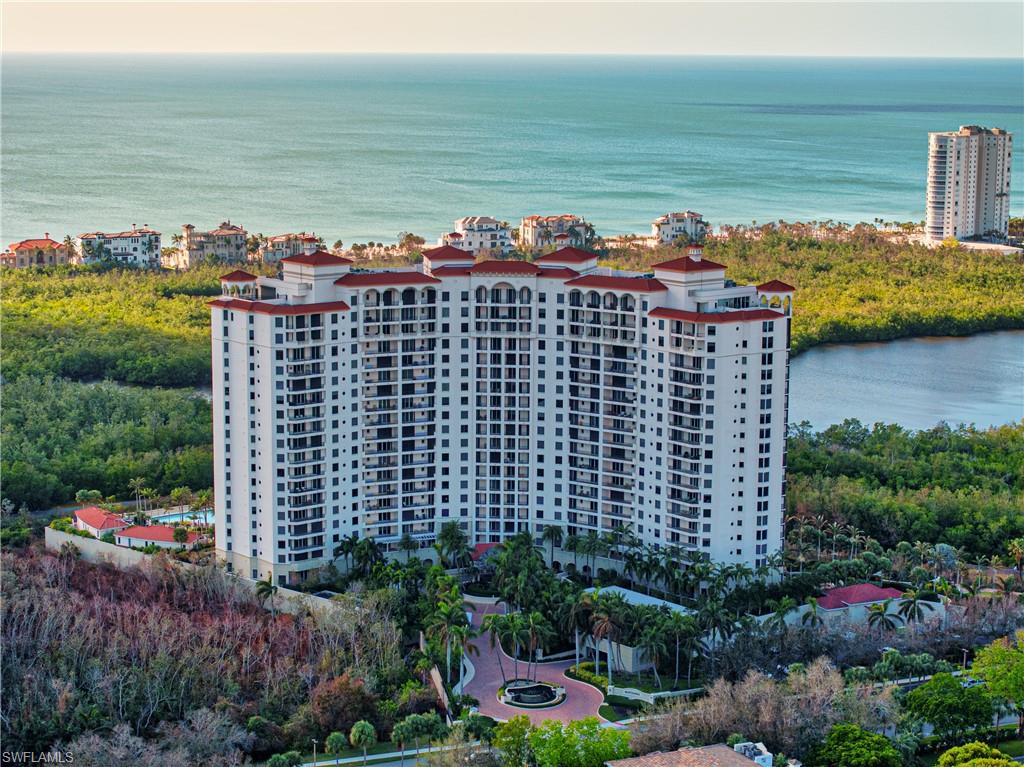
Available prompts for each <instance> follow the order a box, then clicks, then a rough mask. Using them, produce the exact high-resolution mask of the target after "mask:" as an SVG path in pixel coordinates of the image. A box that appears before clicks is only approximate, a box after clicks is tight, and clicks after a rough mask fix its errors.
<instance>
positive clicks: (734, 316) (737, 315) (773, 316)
mask: <svg viewBox="0 0 1024 767" xmlns="http://www.w3.org/2000/svg"><path fill="white" fill-rule="evenodd" d="M647 316H648V317H654V318H656V319H664V320H683V321H684V322H703V323H712V324H721V323H726V322H753V321H755V320H757V321H760V320H779V319H783V318H785V316H786V315H784V314H782V313H781V312H776V311H772V310H771V309H738V310H736V311H733V312H688V311H684V310H683V309H669V308H667V307H665V306H659V307H657V308H655V309H651V311H650V313H649V314H648V315H647Z"/></svg>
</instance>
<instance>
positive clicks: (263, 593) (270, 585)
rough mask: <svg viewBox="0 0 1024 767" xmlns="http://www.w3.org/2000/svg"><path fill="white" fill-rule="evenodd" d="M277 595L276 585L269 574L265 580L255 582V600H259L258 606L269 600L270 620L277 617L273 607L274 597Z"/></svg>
mask: <svg viewBox="0 0 1024 767" xmlns="http://www.w3.org/2000/svg"><path fill="white" fill-rule="evenodd" d="M276 594H277V585H276V584H275V583H274V581H273V580H272V579H271V574H270V573H267V577H266V579H265V580H262V581H256V598H257V599H259V600H260V604H261V605H262V604H264V603H265V602H266V601H267V600H268V599H269V600H270V616H271V617H272V618H276V617H277V613H276V611H275V607H274V596H275V595H276Z"/></svg>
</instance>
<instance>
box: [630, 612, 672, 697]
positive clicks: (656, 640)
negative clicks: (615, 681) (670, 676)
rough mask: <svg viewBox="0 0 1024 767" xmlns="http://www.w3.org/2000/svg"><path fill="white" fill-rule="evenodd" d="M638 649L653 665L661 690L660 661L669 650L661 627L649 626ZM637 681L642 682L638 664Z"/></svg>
mask: <svg viewBox="0 0 1024 767" xmlns="http://www.w3.org/2000/svg"><path fill="white" fill-rule="evenodd" d="M637 647H638V649H640V650H641V651H643V654H644V656H645V657H646V658H647V660H648V661H650V663H651V670H652V671H653V672H654V681H655V683H656V684H657V685H658V689H659V690H660V689H661V677H660V676H658V659H659V658H661V656H662V655H664V654H665V653H666V652H668V648H666V646H665V634H664V633H663V631H662V629H661V627H660V626H657V625H653V626H648V627H647V628H646V629H644V632H643V634H641V635H640V642H639V643H638V645H637ZM636 680H637V682H639V681H640V668H639V664H637V670H636Z"/></svg>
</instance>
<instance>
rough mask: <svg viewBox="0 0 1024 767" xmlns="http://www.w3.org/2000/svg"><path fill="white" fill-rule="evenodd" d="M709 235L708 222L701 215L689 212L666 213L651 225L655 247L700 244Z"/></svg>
mask: <svg viewBox="0 0 1024 767" xmlns="http://www.w3.org/2000/svg"><path fill="white" fill-rule="evenodd" d="M707 233H708V222H707V221H705V220H704V217H703V216H701V214H700V213H694V212H693V211H692V210H687V211H684V212H682V213H666V214H665V215H664V216H658V218H656V219H654V221H653V222H652V223H651V240H653V243H654V244H655V245H671V244H672V243H674V242H677V241H680V240H681V241H684V242H700V241H701V240H703V239H704V237H705V236H706V235H707Z"/></svg>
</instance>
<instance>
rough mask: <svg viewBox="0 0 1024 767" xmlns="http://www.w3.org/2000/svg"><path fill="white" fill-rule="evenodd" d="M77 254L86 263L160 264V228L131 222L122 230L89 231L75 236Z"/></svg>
mask: <svg viewBox="0 0 1024 767" xmlns="http://www.w3.org/2000/svg"><path fill="white" fill-rule="evenodd" d="M75 248H76V250H77V252H78V258H79V259H80V260H81V261H82V262H83V263H86V264H93V263H97V262H100V261H111V262H114V263H116V264H119V265H121V266H160V232H158V231H156V230H154V229H150V228H149V226H148V225H147V224H143V225H142V228H141V229H140V228H139V227H137V226H135V224H132V228H131V229H129V230H127V231H124V232H89V233H87V234H80V235H79V236H78V237H77V238H76V239H75Z"/></svg>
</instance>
